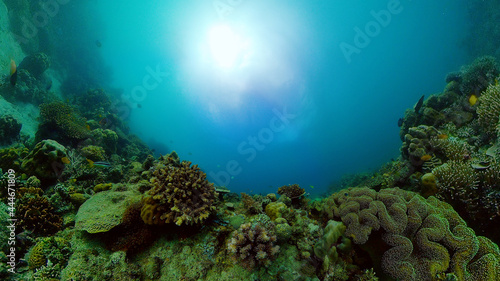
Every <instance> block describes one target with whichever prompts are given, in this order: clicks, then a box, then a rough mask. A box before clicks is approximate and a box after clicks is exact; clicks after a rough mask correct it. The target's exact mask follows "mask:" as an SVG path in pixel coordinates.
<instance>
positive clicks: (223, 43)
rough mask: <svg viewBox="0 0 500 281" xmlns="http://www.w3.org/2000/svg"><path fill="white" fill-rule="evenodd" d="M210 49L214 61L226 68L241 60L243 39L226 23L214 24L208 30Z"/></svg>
mask: <svg viewBox="0 0 500 281" xmlns="http://www.w3.org/2000/svg"><path fill="white" fill-rule="evenodd" d="M209 43H210V51H211V53H212V58H213V59H214V62H215V63H216V64H217V65H218V66H219V67H222V68H225V69H228V68H231V67H233V66H235V64H236V63H237V62H238V60H241V56H242V55H243V54H242V53H243V50H244V46H245V44H244V41H243V39H242V38H241V36H239V35H238V34H236V33H235V32H234V31H233V30H232V29H231V28H230V27H229V26H227V25H216V26H214V27H212V28H211V29H210V32H209Z"/></svg>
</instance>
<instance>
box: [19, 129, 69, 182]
mask: <svg viewBox="0 0 500 281" xmlns="http://www.w3.org/2000/svg"><path fill="white" fill-rule="evenodd" d="M66 151H67V150H66V148H65V147H64V146H63V145H61V144H60V143H58V142H57V141H55V140H50V139H47V140H43V141H41V142H39V143H37V144H36V145H35V147H34V148H33V150H32V151H30V153H29V154H28V155H27V156H26V157H25V158H24V159H23V162H22V166H21V169H22V170H23V171H24V172H25V173H26V174H28V175H33V176H36V177H37V178H39V179H40V180H42V181H44V180H53V179H56V178H57V177H59V176H60V175H61V173H62V170H63V169H64V162H63V160H62V159H63V158H64V157H67V154H66Z"/></svg>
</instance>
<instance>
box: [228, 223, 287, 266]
mask: <svg viewBox="0 0 500 281" xmlns="http://www.w3.org/2000/svg"><path fill="white" fill-rule="evenodd" d="M275 241H276V236H275V235H274V234H272V233H270V232H269V230H267V229H266V228H265V227H264V226H263V225H261V224H260V223H255V224H253V225H252V224H251V223H245V224H242V225H241V226H240V228H239V229H238V230H235V231H234V232H233V234H232V237H231V240H230V241H229V243H228V244H227V247H228V249H229V251H231V252H232V253H234V254H235V256H236V257H237V258H238V259H239V260H240V261H241V262H242V263H243V265H245V266H246V267H248V268H249V269H251V268H254V267H255V266H260V265H263V266H268V265H269V264H270V263H271V260H272V259H273V258H274V256H275V255H276V254H277V253H278V251H279V249H280V247H279V246H275V245H274V242H275Z"/></svg>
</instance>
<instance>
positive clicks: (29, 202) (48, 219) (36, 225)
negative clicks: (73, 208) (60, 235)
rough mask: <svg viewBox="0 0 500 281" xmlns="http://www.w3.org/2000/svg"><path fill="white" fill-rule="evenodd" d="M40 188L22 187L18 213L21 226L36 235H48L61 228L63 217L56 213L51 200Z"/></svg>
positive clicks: (19, 192) (19, 193)
mask: <svg viewBox="0 0 500 281" xmlns="http://www.w3.org/2000/svg"><path fill="white" fill-rule="evenodd" d="M42 194H43V190H42V189H40V188H35V187H30V188H20V189H19V191H18V195H19V196H20V197H19V200H18V202H17V214H18V217H17V219H18V224H19V226H20V227H21V228H22V229H24V230H27V231H30V232H33V233H34V234H36V235H40V236H47V235H51V234H54V233H56V232H57V231H59V230H60V229H61V226H62V219H61V217H60V216H59V215H58V214H57V213H55V212H54V211H55V210H54V207H53V206H52V204H51V203H50V202H49V200H48V199H47V198H46V197H45V196H43V195H42Z"/></svg>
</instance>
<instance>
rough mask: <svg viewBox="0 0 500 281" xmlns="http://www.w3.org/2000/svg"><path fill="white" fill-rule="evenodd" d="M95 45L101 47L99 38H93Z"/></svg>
mask: <svg viewBox="0 0 500 281" xmlns="http://www.w3.org/2000/svg"><path fill="white" fill-rule="evenodd" d="M95 45H96V46H97V48H100V47H102V43H101V41H99V40H95Z"/></svg>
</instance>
